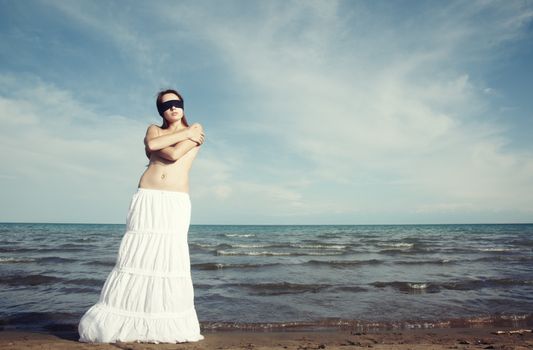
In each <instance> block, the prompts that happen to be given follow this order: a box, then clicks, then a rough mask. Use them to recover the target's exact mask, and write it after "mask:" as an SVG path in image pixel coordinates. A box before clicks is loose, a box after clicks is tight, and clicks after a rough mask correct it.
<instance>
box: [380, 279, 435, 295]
mask: <svg viewBox="0 0 533 350" xmlns="http://www.w3.org/2000/svg"><path fill="white" fill-rule="evenodd" d="M370 285H372V286H374V287H376V288H385V287H391V288H394V289H396V290H398V291H400V292H403V293H409V294H418V293H437V292H439V291H440V288H439V287H438V286H437V285H435V284H433V283H428V282H402V281H393V282H374V283H370Z"/></svg>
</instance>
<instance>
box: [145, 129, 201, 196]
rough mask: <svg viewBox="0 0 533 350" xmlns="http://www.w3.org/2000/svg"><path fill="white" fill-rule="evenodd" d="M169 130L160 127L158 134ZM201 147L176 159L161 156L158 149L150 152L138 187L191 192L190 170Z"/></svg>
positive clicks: (163, 133)
mask: <svg viewBox="0 0 533 350" xmlns="http://www.w3.org/2000/svg"><path fill="white" fill-rule="evenodd" d="M167 133H169V132H168V131H166V130H164V129H161V128H159V127H158V135H157V136H161V135H165V134H167ZM199 150H200V147H194V148H193V149H191V150H190V151H188V152H187V153H185V154H184V155H183V156H182V157H181V158H179V159H178V160H176V161H172V160H168V159H166V158H163V157H161V156H159V155H158V154H157V153H158V152H157V151H155V152H152V153H151V154H150V163H149V164H148V168H147V169H146V170H145V171H144V173H143V174H142V176H141V179H140V180H139V185H138V187H142V188H151V189H157V190H167V191H178V192H187V193H188V192H189V171H190V170H191V167H192V162H193V160H194V159H195V158H196V155H197V154H198V151H199Z"/></svg>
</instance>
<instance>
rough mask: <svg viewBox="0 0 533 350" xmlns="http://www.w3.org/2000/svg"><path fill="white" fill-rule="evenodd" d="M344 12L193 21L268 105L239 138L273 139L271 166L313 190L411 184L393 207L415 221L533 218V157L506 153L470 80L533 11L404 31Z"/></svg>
mask: <svg viewBox="0 0 533 350" xmlns="http://www.w3.org/2000/svg"><path fill="white" fill-rule="evenodd" d="M345 5H346V4H345V3H338V2H333V1H332V2H306V3H304V4H302V3H297V4H296V3H293V2H270V3H269V4H268V5H264V4H263V5H259V8H256V9H254V10H255V11H254V12H253V15H252V16H246V17H242V16H231V15H229V16H218V12H216V9H215V10H214V11H210V10H209V9H207V8H203V7H202V8H200V9H198V12H201V13H202V18H203V19H204V20H203V21H201V22H195V21H194V18H196V17H195V16H190V18H191V21H188V22H187V26H188V27H189V29H190V30H191V31H193V32H194V33H195V34H197V35H199V36H200V37H201V38H202V39H203V40H209V41H210V43H211V44H212V45H213V46H214V47H216V48H217V49H218V51H219V53H220V55H221V57H222V58H223V59H224V60H225V62H226V63H227V65H228V66H229V68H230V69H231V70H232V71H233V72H234V73H235V74H237V75H239V76H240V77H241V78H242V80H243V81H244V82H245V84H246V86H245V87H243V88H246V89H251V90H253V91H254V92H255V94H257V95H258V96H261V99H254V100H253V101H251V102H250V103H253V104H254V107H255V109H256V110H257V112H256V114H255V115H254V116H253V117H252V118H250V119H248V120H247V121H244V122H243V123H242V125H241V130H242V132H246V130H249V131H251V132H256V133H257V134H261V135H263V140H264V139H266V138H268V139H269V140H270V141H271V142H270V143H269V144H270V145H271V147H272V148H273V150H272V153H271V157H272V158H275V156H276V154H280V153H290V155H291V157H293V158H295V159H300V160H302V161H303V162H310V163H311V164H312V166H311V168H312V170H311V171H312V172H311V173H309V172H306V176H308V177H309V178H310V179H311V181H312V182H313V183H314V184H316V185H322V186H329V185H328V182H336V183H340V184H344V185H345V186H346V189H347V190H348V191H353V185H354V181H358V180H357V179H358V178H359V179H361V177H362V178H375V179H382V182H381V186H382V185H386V184H387V183H393V182H394V183H397V184H402V183H403V184H407V186H405V189H404V190H400V192H399V193H398V194H400V195H402V196H404V198H405V204H404V205H406V206H408V207H409V206H410V207H412V208H416V207H419V206H422V207H424V205H430V204H425V203H433V202H435V201H436V202H441V201H442V199H445V200H450V201H452V203H456V202H457V201H459V203H461V202H462V201H464V202H465V203H471V204H469V205H472V206H474V207H476V208H477V209H480V210H489V209H491V208H499V207H505V208H508V209H514V210H519V209H524V208H533V202H532V200H531V199H530V198H533V184H532V183H531V181H530V180H529V179H531V178H532V176H533V172H532V170H531V169H532V165H533V163H532V159H533V158H532V157H531V154H529V153H528V152H526V151H520V150H512V151H511V150H509V149H508V148H507V147H506V146H507V144H508V142H509V140H508V136H506V129H507V128H508V126H507V125H506V124H505V122H504V121H503V120H502V119H501V116H500V115H498V114H497V113H495V112H493V110H492V108H493V105H492V101H490V96H487V92H491V91H493V90H494V88H492V87H488V86H485V85H484V83H483V82H482V81H475V80H472V79H471V78H470V74H469V70H471V69H472V67H471V66H470V65H471V64H483V65H487V64H491V63H492V62H496V61H497V60H498V59H499V57H501V56H502V54H501V53H499V51H500V48H501V46H502V45H504V44H508V43H509V42H512V41H516V40H518V39H519V38H520V37H521V36H522V35H523V31H524V29H525V26H526V25H527V24H528V23H530V21H531V18H532V16H533V12H532V10H531V9H529V8H526V9H524V8H523V7H521V6H519V5H518V4H517V3H513V4H512V5H510V6H507V4H506V5H505V6H504V5H502V4H499V3H486V2H473V3H469V4H464V3H450V4H449V5H448V6H443V7H440V8H438V9H434V10H433V9H427V12H422V13H418V14H416V15H415V16H418V17H417V18H416V19H417V20H414V21H411V22H409V21H406V22H405V23H402V22H401V19H394V18H390V17H388V16H383V17H380V13H379V12H377V11H372V10H371V9H370V10H369V9H367V8H364V6H359V5H356V6H354V9H346V8H345ZM370 6H371V5H370ZM369 12H371V16H370V17H368V13H369ZM452 13H453V14H459V15H458V16H455V15H451V14H452ZM162 15H163V14H162ZM163 16H164V15H163ZM422 16H427V18H425V19H423V20H421V19H420V18H421V17H422ZM387 21H392V23H385V22H387ZM228 22H231V23H232V24H233V25H232V26H228V25H226V23H228ZM200 23H201V24H200ZM359 28H363V29H367V31H366V32H364V33H363V32H361V33H359V32H358V29H359ZM369 28H370V29H371V30H372V31H368V29H369ZM391 28H394V30H392V29H391ZM488 37H490V40H486V38H488ZM511 50H512V48H511ZM243 103H245V104H246V101H243ZM265 134H267V135H268V137H265V136H264V135H265ZM259 140H262V139H261V137H259ZM273 140H277V141H273ZM265 143H266V141H265ZM306 170H307V169H306ZM293 171H294V172H296V173H297V172H298V171H297V170H295V169H290V170H289V171H287V169H279V170H278V174H279V177H285V176H284V175H283V174H287V173H289V172H293ZM378 182H379V181H378ZM377 186H380V184H376V185H375V186H372V187H369V188H367V189H365V190H366V191H379V189H378V188H377ZM413 191H414V192H413ZM355 194H356V193H354V195H355ZM383 205H384V207H387V206H388V204H386V203H384V204H383ZM433 207H434V208H435V205H433ZM437 207H438V206H437ZM442 208H445V207H442ZM395 209H397V210H401V208H395Z"/></svg>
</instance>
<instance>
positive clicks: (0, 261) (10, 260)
mask: <svg viewBox="0 0 533 350" xmlns="http://www.w3.org/2000/svg"><path fill="white" fill-rule="evenodd" d="M34 261H35V259H33V258H0V264H6V263H7V264H16V263H27V262H34Z"/></svg>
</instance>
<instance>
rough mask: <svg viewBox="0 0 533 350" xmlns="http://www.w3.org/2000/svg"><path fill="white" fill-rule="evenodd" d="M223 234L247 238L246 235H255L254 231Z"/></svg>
mask: <svg viewBox="0 0 533 350" xmlns="http://www.w3.org/2000/svg"><path fill="white" fill-rule="evenodd" d="M224 236H226V237H242V238H248V237H255V233H224Z"/></svg>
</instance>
